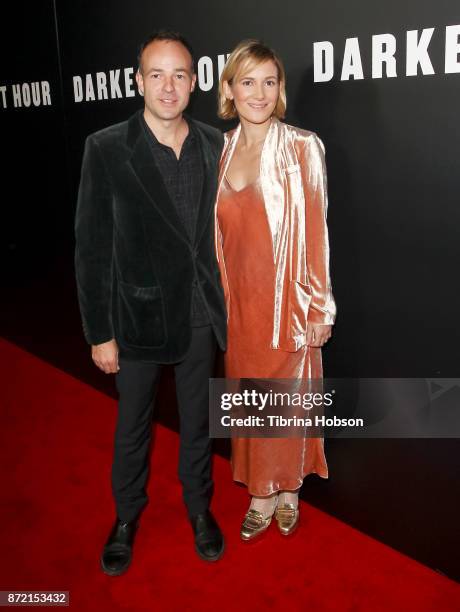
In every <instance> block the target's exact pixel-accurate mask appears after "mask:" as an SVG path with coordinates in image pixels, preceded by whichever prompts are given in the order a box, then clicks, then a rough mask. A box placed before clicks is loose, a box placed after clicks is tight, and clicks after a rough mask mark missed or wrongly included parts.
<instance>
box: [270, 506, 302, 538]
mask: <svg viewBox="0 0 460 612" xmlns="http://www.w3.org/2000/svg"><path fill="white" fill-rule="evenodd" d="M275 518H276V521H277V523H278V528H279V530H280V532H281V533H282V534H283V535H290V534H291V533H293V532H294V531H295V530H296V528H297V526H298V524H299V508H296V507H295V506H294V504H281V505H279V506H278V508H277V509H276V513H275Z"/></svg>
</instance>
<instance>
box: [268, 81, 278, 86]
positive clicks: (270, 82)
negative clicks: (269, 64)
mask: <svg viewBox="0 0 460 612" xmlns="http://www.w3.org/2000/svg"><path fill="white" fill-rule="evenodd" d="M267 85H269V86H270V87H273V85H276V82H275V81H267Z"/></svg>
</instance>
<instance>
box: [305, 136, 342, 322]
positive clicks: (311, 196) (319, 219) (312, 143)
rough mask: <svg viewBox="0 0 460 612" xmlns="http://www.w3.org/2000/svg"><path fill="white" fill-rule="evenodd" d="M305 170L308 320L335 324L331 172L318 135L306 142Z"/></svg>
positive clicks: (310, 137)
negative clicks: (329, 212)
mask: <svg viewBox="0 0 460 612" xmlns="http://www.w3.org/2000/svg"><path fill="white" fill-rule="evenodd" d="M301 168H302V180H303V187H304V193H305V225H306V227H305V241H306V253H307V274H308V282H309V285H310V289H311V293H312V296H311V297H312V299H311V302H310V308H309V311H308V317H307V320H308V322H310V323H320V324H323V325H333V324H334V321H335V315H336V306H335V302H334V297H333V295H332V289H331V280H330V277H329V238H328V230H327V223H326V216H327V205H328V199H327V173H326V163H325V155H324V145H323V143H322V141H321V140H320V138H318V136H317V135H316V134H314V133H312V134H310V135H309V136H308V137H307V139H306V142H305V147H304V149H303V154H302V157H301Z"/></svg>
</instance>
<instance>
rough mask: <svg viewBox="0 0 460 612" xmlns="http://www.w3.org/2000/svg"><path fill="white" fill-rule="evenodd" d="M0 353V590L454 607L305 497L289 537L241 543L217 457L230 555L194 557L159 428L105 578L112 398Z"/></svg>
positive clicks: (165, 600)
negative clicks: (128, 560) (130, 520)
mask: <svg viewBox="0 0 460 612" xmlns="http://www.w3.org/2000/svg"><path fill="white" fill-rule="evenodd" d="M0 361H1V365H2V370H1V372H2V375H1V378H2V384H1V389H2V391H1V393H2V396H1V397H0V402H1V451H0V461H1V468H0V469H1V472H2V476H1V487H2V488H1V497H2V504H1V510H0V520H1V531H2V535H1V542H2V554H1V575H0V590H20V589H27V590H67V591H70V608H71V609H74V610H102V611H105V610H114V611H117V610H133V611H136V610H162V611H169V610H197V611H200V612H201V611H207V610H215V609H216V608H217V609H220V610H235V609H237V610H238V611H239V612H243V611H246V610H253V611H258V610H260V609H261V608H269V609H272V608H273V609H278V610H283V611H286V612H290V611H292V610H310V611H312V612H316V611H326V610H331V611H332V610H334V612H336V611H348V610H349V611H353V612H356V611H361V610H362V611H366V612H367V611H372V612H377V611H380V610H381V611H383V610H385V611H388V610H392V612H395V611H399V610H401V611H402V610H405V611H407V610H409V611H412V610H417V611H418V612H422V611H425V610H433V611H434V610H441V611H442V612H448V611H451V610H452V611H454V610H460V586H459V585H457V584H456V583H455V582H452V581H450V580H448V579H447V578H444V577H443V576H441V575H439V574H437V573H435V572H433V571H431V570H430V569H428V568H426V567H424V566H423V565H421V564H419V563H417V562H416V561H413V560H412V559H409V558H408V557H405V556H404V555H401V554H399V553H397V552H395V551H394V550H393V549H391V548H389V547H387V546H385V545H383V544H381V543H379V542H376V541H374V540H372V539H371V538H369V537H367V536H365V535H363V534H361V533H360V532H358V531H356V530H354V529H352V528H350V527H348V526H347V525H346V524H344V523H341V522H340V521H338V520H336V519H334V518H332V517H330V516H328V515H326V514H325V513H323V512H320V511H319V510H317V509H315V508H313V507H311V506H309V505H307V504H305V503H302V508H301V517H302V524H301V528H300V529H299V530H298V532H297V534H296V535H295V536H293V537H292V539H282V536H280V535H279V534H278V533H277V531H276V528H275V525H272V527H271V528H270V531H269V533H268V534H266V537H264V538H263V539H262V540H260V541H259V542H257V543H254V544H250V545H247V544H244V543H243V542H240V541H239V536H238V530H239V524H240V520H241V517H242V515H243V514H244V512H245V510H246V505H247V496H246V492H245V490H244V489H243V488H239V487H237V486H235V485H234V484H233V483H232V480H231V474H230V468H229V465H228V462H227V461H225V460H223V459H221V458H219V457H216V460H215V465H214V470H215V481H216V492H215V496H214V500H213V510H214V512H215V514H216V515H217V517H218V518H219V520H220V522H221V525H222V527H223V529H224V532H225V537H226V542H227V550H226V555H225V557H224V558H223V559H222V560H221V561H219V562H218V563H216V564H206V563H204V562H203V561H200V559H198V558H197V557H196V555H195V553H194V550H193V540H192V532H191V529H190V527H189V525H188V523H187V521H186V515H185V510H184V507H183V505H182V500H181V490H180V486H179V482H178V480H177V476H176V472H177V448H178V436H177V435H176V434H175V433H172V432H170V431H169V430H167V429H165V428H163V427H161V426H157V427H156V430H155V447H154V452H153V455H152V477H151V480H150V485H149V493H150V499H151V502H150V505H149V506H148V508H147V510H146V512H145V513H144V515H143V520H142V523H141V527H140V530H139V534H138V539H137V542H136V544H137V545H136V548H135V556H134V562H133V565H132V567H131V569H130V570H129V572H128V573H127V574H126V575H125V576H122V577H119V578H110V577H108V576H105V575H103V574H102V572H101V571H100V569H99V554H100V551H101V547H102V545H103V542H104V540H105V538H106V535H107V532H108V529H109V528H110V524H111V521H112V517H113V506H112V501H111V493H110V461H111V449H112V436H113V430H114V425H115V410H116V404H115V402H114V401H113V400H111V399H110V398H108V397H106V396H104V395H102V394H101V393H99V392H97V391H95V390H94V389H92V388H91V387H89V386H87V385H85V384H83V383H81V382H79V381H78V380H75V379H74V378H72V377H70V376H68V375H67V374H64V373H63V372H61V371H59V370H57V369H55V368H54V367H52V366H50V365H48V364H46V363H44V362H42V361H40V360H39V359H37V358H36V357H34V356H32V355H30V354H28V353H26V352H24V351H22V350H21V349H18V348H17V347H15V346H13V345H11V344H9V343H8V342H6V341H4V340H0ZM90 423H91V426H89V424H90Z"/></svg>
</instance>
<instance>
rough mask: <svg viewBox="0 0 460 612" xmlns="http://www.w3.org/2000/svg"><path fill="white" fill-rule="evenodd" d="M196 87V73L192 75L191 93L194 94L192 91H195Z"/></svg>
mask: <svg viewBox="0 0 460 612" xmlns="http://www.w3.org/2000/svg"><path fill="white" fill-rule="evenodd" d="M195 86H196V72H194V73H193V74H192V82H191V84H190V93H192V91H195Z"/></svg>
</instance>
